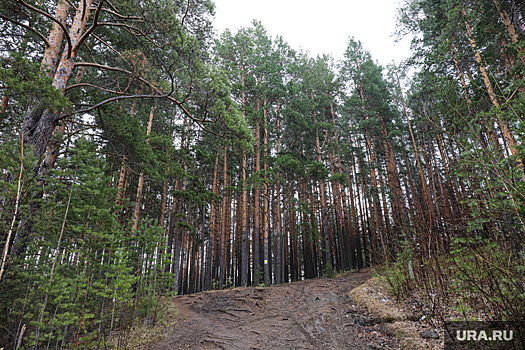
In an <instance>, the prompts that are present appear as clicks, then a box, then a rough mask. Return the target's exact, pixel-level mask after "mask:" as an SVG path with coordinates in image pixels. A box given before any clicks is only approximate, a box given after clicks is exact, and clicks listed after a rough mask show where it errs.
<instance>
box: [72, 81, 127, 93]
mask: <svg viewBox="0 0 525 350" xmlns="http://www.w3.org/2000/svg"><path fill="white" fill-rule="evenodd" d="M82 86H86V87H91V88H93V89H98V90H100V91H104V92H109V93H112V94H115V95H124V94H125V93H126V92H125V91H124V92H121V91H116V90H109V89H104V88H103V87H100V86H97V85H93V84H89V83H79V84H74V85H70V86H68V87H66V91H67V90H69V89H74V88H77V87H82Z"/></svg>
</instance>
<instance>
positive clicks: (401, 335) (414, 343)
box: [348, 277, 444, 350]
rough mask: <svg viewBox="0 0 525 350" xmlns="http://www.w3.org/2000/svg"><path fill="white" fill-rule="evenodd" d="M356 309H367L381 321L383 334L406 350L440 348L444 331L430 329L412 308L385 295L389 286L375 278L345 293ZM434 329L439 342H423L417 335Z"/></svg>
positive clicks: (420, 315) (433, 340)
mask: <svg viewBox="0 0 525 350" xmlns="http://www.w3.org/2000/svg"><path fill="white" fill-rule="evenodd" d="M348 295H349V296H350V297H351V298H352V300H353V301H354V302H355V303H356V304H357V305H359V306H361V307H364V308H366V309H368V311H369V312H370V313H371V314H373V315H374V316H375V317H379V318H381V319H383V321H384V322H385V323H384V324H383V328H384V330H385V332H387V333H388V334H390V335H393V336H396V338H397V340H398V342H399V344H400V345H401V347H402V348H403V349H407V350H416V349H417V350H420V349H430V350H438V349H439V350H441V349H443V344H444V343H443V330H442V329H435V328H431V327H430V326H429V325H428V324H427V323H426V322H423V321H422V320H421V317H422V314H418V311H417V310H416V309H415V308H414V306H413V305H409V304H408V303H398V302H396V301H395V300H394V299H393V298H392V297H391V295H390V294H389V292H388V284H387V283H386V281H384V280H383V279H381V278H378V277H374V278H371V279H369V280H368V281H366V282H365V283H363V284H362V285H360V286H359V287H357V288H355V289H353V290H352V291H350V292H349V293H348ZM423 330H433V331H435V332H437V333H439V334H440V336H441V338H440V339H423V338H421V336H420V335H419V333H420V332H421V331H423Z"/></svg>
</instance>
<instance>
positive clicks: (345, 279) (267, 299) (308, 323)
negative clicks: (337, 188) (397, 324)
mask: <svg viewBox="0 0 525 350" xmlns="http://www.w3.org/2000/svg"><path fill="white" fill-rule="evenodd" d="M371 277H372V270H371V269H367V270H361V271H356V272H350V273H346V274H343V275H338V276H337V277H335V278H317V279H313V280H306V281H299V282H294V283H290V284H284V285H277V286H271V287H266V288H259V287H251V288H236V289H231V290H224V291H211V292H204V293H198V294H192V295H184V296H179V297H175V298H173V303H174V306H175V308H176V309H178V316H177V323H176V325H175V326H174V327H173V329H172V331H173V333H171V334H169V335H166V337H165V338H164V340H162V341H160V342H157V343H155V344H151V345H149V346H148V347H147V348H148V349H150V350H167V349H170V350H176V349H239V350H240V349H242V350H246V349H297V350H299V349H323V350H324V349H334V350H343V349H356V350H359V349H366V350H375V349H395V348H397V347H396V346H395V341H394V338H393V337H391V336H388V335H386V334H384V333H383V332H382V329H383V327H382V324H381V320H380V319H375V318H373V317H372V316H371V315H370V314H369V313H368V312H367V311H366V310H365V309H362V308H360V307H358V306H357V305H355V304H354V303H353V301H352V299H351V297H349V296H347V293H348V292H349V291H350V290H352V289H353V288H355V287H357V286H358V285H359V284H362V283H363V282H365V281H366V280H368V279H369V278H371Z"/></svg>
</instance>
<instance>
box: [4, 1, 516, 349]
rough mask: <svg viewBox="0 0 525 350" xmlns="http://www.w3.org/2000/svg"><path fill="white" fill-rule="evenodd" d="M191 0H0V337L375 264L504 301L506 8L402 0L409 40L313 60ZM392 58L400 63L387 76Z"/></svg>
mask: <svg viewBox="0 0 525 350" xmlns="http://www.w3.org/2000/svg"><path fill="white" fill-rule="evenodd" d="M214 6H215V5H214V3H213V2H212V1H210V0H188V1H183V0H161V1H159V0H156V1H152V0H143V1H140V2H139V1H130V0H111V1H109V0H74V1H69V0H55V1H41V0H0V38H1V39H0V50H1V54H0V99H1V105H0V148H1V151H0V172H1V174H0V248H1V251H0V259H1V262H0V263H1V266H0V347H2V346H5V349H15V350H16V349H49V348H53V349H59V348H60V349H67V348H69V349H71V348H75V349H76V348H104V347H105V346H109V345H107V344H113V345H115V344H117V343H118V342H122V341H124V339H125V335H126V332H127V331H129V330H130V329H132V328H133V327H135V326H136V325H138V324H141V323H144V322H150V323H155V322H157V321H158V320H159V319H161V318H162V310H163V308H162V303H163V302H164V300H165V297H168V296H172V295H175V294H187V293H195V292H199V291H204V290H210V289H223V288H229V287H234V286H256V285H271V284H280V283H287V282H291V281H297V280H301V279H306V278H315V277H319V276H322V275H330V274H333V273H335V272H338V271H345V270H351V269H362V268H365V267H369V266H374V267H377V268H378V271H380V272H381V273H383V274H385V276H386V277H387V279H388V281H389V282H390V283H391V286H392V290H393V292H394V293H396V294H397V295H399V296H400V297H401V296H404V297H407V296H410V295H411V294H412V293H416V292H417V293H419V294H418V295H421V296H422V297H423V299H424V300H423V301H424V305H423V307H425V308H427V310H429V311H428V312H429V313H431V314H432V316H434V317H436V318H437V319H439V317H440V315H439V305H440V304H446V303H447V300H448V299H450V298H454V299H460V300H462V302H463V303H464V307H465V308H468V307H469V305H472V304H474V303H477V304H479V303H481V304H484V305H485V308H486V311H487V313H488V314H490V315H492V316H493V318H494V319H505V320H517V319H523V318H524V317H525V252H524V250H525V235H524V234H525V224H524V221H523V220H525V184H524V180H525V172H524V171H525V169H524V164H523V161H524V158H525V157H524V155H525V150H524V148H523V141H524V140H525V123H524V120H523V118H524V115H525V82H524V77H525V18H524V16H525V5H523V3H522V2H520V1H518V0H494V1H490V0H484V1H473V0H406V1H405V2H404V3H403V4H402V5H401V7H400V8H399V9H398V13H397V20H398V33H397V35H398V36H399V37H402V36H410V37H411V38H413V39H412V55H411V58H410V59H409V60H408V61H407V62H405V63H403V65H401V66H396V65H394V64H391V65H388V66H387V67H381V66H380V65H379V64H378V63H377V62H376V61H374V58H373V57H371V55H370V53H369V52H368V51H367V50H366V43H361V42H359V41H356V40H354V39H353V38H352V36H351V35H352V33H348V34H349V35H350V37H349V40H348V46H347V49H346V51H345V53H344V59H343V60H341V61H334V59H333V58H332V57H331V56H329V55H322V56H317V57H311V56H310V55H309V54H308V53H305V52H303V51H301V50H295V49H293V48H291V47H290V46H289V45H288V44H287V42H286V41H285V38H282V37H271V36H270V35H268V33H267V32H266V30H265V28H264V25H263V23H260V22H257V21H254V22H253V25H252V26H251V27H249V28H241V29H239V30H238V31H237V32H235V33H234V32H231V31H228V30H226V31H225V32H223V33H220V34H216V33H215V30H214V29H213V26H212V19H213V15H214ZM407 72H411V74H410V75H409V74H407Z"/></svg>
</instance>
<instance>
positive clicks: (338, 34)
mask: <svg viewBox="0 0 525 350" xmlns="http://www.w3.org/2000/svg"><path fill="white" fill-rule="evenodd" d="M214 2H215V5H216V15H215V21H214V27H215V28H216V29H217V30H218V33H222V32H223V31H224V29H226V28H229V29H230V31H232V32H233V33H235V32H236V31H237V29H238V28H240V27H251V23H252V20H253V19H257V20H260V21H261V23H262V25H263V26H264V27H265V28H266V30H267V32H268V34H269V35H270V36H272V37H275V36H277V35H281V36H282V37H283V39H284V41H286V42H288V44H289V45H290V47H291V48H293V49H296V50H297V49H300V48H301V49H303V50H305V51H310V54H311V56H316V55H317V54H323V53H326V54H330V53H331V54H332V55H333V57H334V58H335V59H336V60H340V59H342V58H343V53H344V51H345V50H346V46H347V43H348V37H349V36H354V38H355V39H356V40H360V41H361V42H362V43H363V47H364V49H365V50H368V51H370V53H371V54H372V58H373V59H374V60H375V61H379V63H380V64H381V65H383V66H385V65H386V64H387V63H389V62H391V61H392V60H394V61H396V63H400V61H401V60H403V59H405V58H406V57H408V56H409V53H410V52H409V50H410V49H409V48H410V40H409V39H404V40H403V41H401V42H399V43H397V44H396V43H394V37H392V36H391V35H392V33H393V32H394V30H395V22H396V21H395V14H396V8H397V7H398V1H396V0H390V1H389V0H346V1H345V0H317V1H308V0H303V1H300V0H263V1H255V0H244V1H242V0H214Z"/></svg>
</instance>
